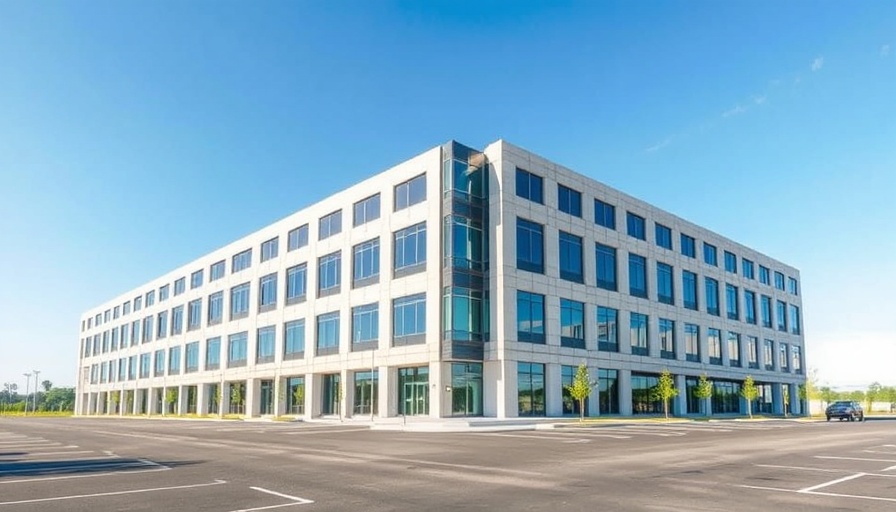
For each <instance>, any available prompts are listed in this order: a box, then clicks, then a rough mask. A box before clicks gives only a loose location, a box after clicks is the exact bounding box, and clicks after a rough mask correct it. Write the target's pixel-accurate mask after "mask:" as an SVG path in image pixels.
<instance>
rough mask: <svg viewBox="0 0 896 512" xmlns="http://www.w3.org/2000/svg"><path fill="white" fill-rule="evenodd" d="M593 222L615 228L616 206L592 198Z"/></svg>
mask: <svg viewBox="0 0 896 512" xmlns="http://www.w3.org/2000/svg"><path fill="white" fill-rule="evenodd" d="M594 223H595V224H597V225H598V226H603V227H605V228H607V229H613V230H615V229H616V207H615V206H613V205H612V204H609V203H605V202H603V201H601V200H600V199H595V200H594Z"/></svg>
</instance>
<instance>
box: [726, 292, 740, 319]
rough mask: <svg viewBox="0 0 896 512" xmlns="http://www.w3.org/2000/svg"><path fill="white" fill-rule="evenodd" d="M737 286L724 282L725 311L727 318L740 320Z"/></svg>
mask: <svg viewBox="0 0 896 512" xmlns="http://www.w3.org/2000/svg"><path fill="white" fill-rule="evenodd" d="M737 301H738V293H737V286H734V285H730V284H727V283H726V284H725V312H726V313H727V315H728V319H729V320H740V308H739V307H738V303H737Z"/></svg>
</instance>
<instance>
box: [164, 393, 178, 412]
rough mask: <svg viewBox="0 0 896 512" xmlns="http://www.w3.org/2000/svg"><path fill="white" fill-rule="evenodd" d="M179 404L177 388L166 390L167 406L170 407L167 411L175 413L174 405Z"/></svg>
mask: <svg viewBox="0 0 896 512" xmlns="http://www.w3.org/2000/svg"><path fill="white" fill-rule="evenodd" d="M175 402H177V388H168V389H166V390H165V404H167V406H168V407H166V408H165V409H166V410H167V411H168V412H171V413H174V403H175Z"/></svg>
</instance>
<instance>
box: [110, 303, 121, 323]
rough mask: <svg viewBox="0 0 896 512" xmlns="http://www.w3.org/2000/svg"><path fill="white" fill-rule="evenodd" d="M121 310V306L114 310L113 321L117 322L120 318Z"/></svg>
mask: <svg viewBox="0 0 896 512" xmlns="http://www.w3.org/2000/svg"><path fill="white" fill-rule="evenodd" d="M120 312H121V308H120V307H119V306H115V307H114V308H112V319H113V320H117V319H118V317H119V316H120Z"/></svg>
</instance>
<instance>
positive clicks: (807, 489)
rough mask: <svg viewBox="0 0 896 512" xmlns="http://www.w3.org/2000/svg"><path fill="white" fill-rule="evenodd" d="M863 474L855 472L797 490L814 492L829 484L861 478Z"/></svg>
mask: <svg viewBox="0 0 896 512" xmlns="http://www.w3.org/2000/svg"><path fill="white" fill-rule="evenodd" d="M863 476H865V473H855V474H853V475H848V476H844V477H843V478H838V479H836V480H831V481H830V482H825V483H823V484H818V485H813V486H811V487H806V488H803V489H800V490H799V491H797V492H801V493H807V492H812V491H815V490H818V489H821V488H823V487H828V486H831V485H834V484H839V483H841V482H848V481H849V480H855V479H856V478H861V477H863Z"/></svg>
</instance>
